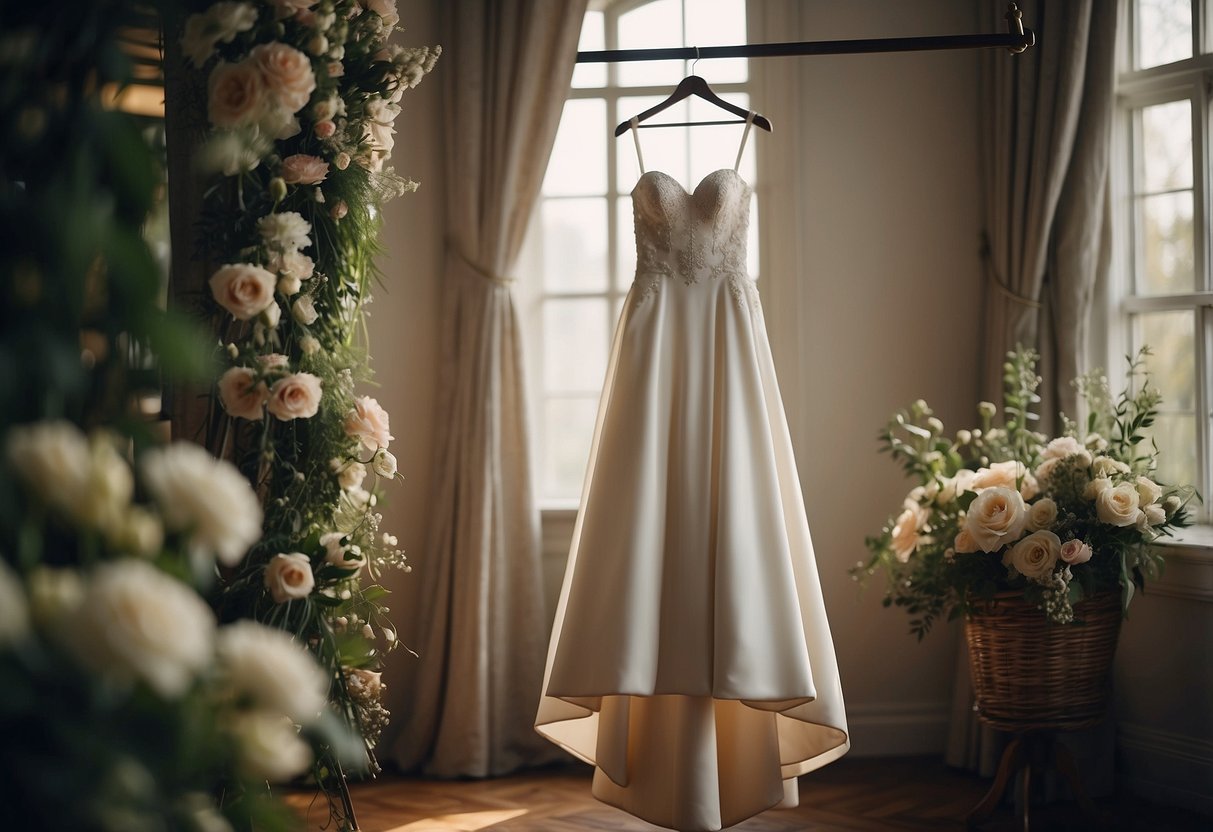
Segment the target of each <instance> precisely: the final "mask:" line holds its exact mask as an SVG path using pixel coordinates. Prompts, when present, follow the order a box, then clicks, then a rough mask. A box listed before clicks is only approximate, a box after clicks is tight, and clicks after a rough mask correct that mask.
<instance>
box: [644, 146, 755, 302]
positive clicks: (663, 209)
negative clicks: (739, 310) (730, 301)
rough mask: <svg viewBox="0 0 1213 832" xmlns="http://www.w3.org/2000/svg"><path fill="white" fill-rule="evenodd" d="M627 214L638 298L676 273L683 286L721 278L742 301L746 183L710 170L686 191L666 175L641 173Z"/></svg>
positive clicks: (730, 174)
mask: <svg viewBox="0 0 1213 832" xmlns="http://www.w3.org/2000/svg"><path fill="white" fill-rule="evenodd" d="M632 212H633V217H634V219H635V227H636V288H637V290H638V291H637V292H636V293H635V295H636V297H637V299H638V300H644V299H645V298H647V297H648V296H649V295H651V294H653V293H654V292H656V291H657V290H658V289H659V288H660V286H661V282H662V279H663V278H671V277H677V278H678V279H679V280H681V281H682V282H683V283H684V284H687V285H691V284H694V283H699V282H701V281H705V280H719V279H726V280H728V281H729V287H730V289H731V290H732V292H733V295H734V297H735V298H736V299H737V301H738V302H739V303H741V304H742V305H744V304H745V302H746V297H747V295H748V294H749V286H748V285H747V284H750V283H751V281H750V280H749V277H748V276H747V275H746V236H747V231H748V229H749V218H750V186H749V185H747V184H746V182H745V180H744V179H742V178H741V176H740V175H738V174H737V172H736V171H734V170H730V169H728V168H725V169H722V170H717V171H713V172H712V173H709V174H708V175H707V176H705V177H704V178H703V179H702V180H701V181H700V182H699V184H698V185H697V186H696V188H695V190H694V191H693V192H692V193H687V192H686V190H685V189H684V188H683V187H682V185H681V183H679V182H678V181H677V180H676V179H674V178H673V177H672V176H670V175H668V174H666V173H662V172H661V171H657V170H650V171H647V172H645V173H644V174H642V175H641V177H640V179H639V181H637V183H636V187H635V188H633V189H632ZM739 281H744V283H742V282H739Z"/></svg>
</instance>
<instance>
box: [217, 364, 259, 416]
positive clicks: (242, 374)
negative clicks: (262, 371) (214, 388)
mask: <svg viewBox="0 0 1213 832" xmlns="http://www.w3.org/2000/svg"><path fill="white" fill-rule="evenodd" d="M267 398H269V391H267V390H266V389H265V384H264V382H262V381H261V380H260V379H258V378H257V374H256V373H255V372H253V370H251V369H249V368H248V367H230V368H228V370H227V371H226V372H224V374H223V375H222V376H220V377H219V401H220V403H222V404H223V409H224V410H226V411H227V413H228V415H229V416H233V417H235V418H238V419H250V420H253V421H258V420H260V419H262V418H264V417H265V400H266V399H267Z"/></svg>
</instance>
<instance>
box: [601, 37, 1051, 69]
mask: <svg viewBox="0 0 1213 832" xmlns="http://www.w3.org/2000/svg"><path fill="white" fill-rule="evenodd" d="M1035 44H1036V35H1035V34H1034V33H1033V32H1032V30H1031V29H1025V30H1024V33H1023V34H1022V35H1021V34H1018V33H1015V34H995V35H937V36H933V37H920V38H873V39H866V40H820V41H805V42H802V43H744V44H738V45H736V46H700V47H694V46H672V47H668V48H662V49H600V50H597V51H593V52H578V53H577V63H579V64H597V63H630V62H632V61H671V60H684V61H685V60H692V59H694V58H699V59H701V60H708V59H710V58H779V57H786V56H794V55H861V54H870V53H874V52H928V51H937V50H945V49H1009V50H1011V51H1013V52H1022V51H1023V50H1025V49H1027V48H1028V47H1031V46H1034V45H1035Z"/></svg>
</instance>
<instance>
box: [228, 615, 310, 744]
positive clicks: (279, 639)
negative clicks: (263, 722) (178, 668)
mask: <svg viewBox="0 0 1213 832" xmlns="http://www.w3.org/2000/svg"><path fill="white" fill-rule="evenodd" d="M215 646H216V654H217V656H218V661H219V668H220V672H221V674H222V678H223V679H224V681H225V682H226V684H227V685H228V687H229V688H230V690H231V691H232V693H233V694H235V696H236V698H237V700H238V701H249V702H251V703H252V704H253V705H254V706H255V707H257V708H263V709H265V710H268V711H273V712H275V713H281V714H286V715H287V716H289V717H290V718H291V719H293V720H294V721H295V722H298V723H302V724H307V723H310V722H313V721H314V720H315V719H316V717H317V715H318V714H319V713H320V711H321V710H323V708H324V706H325V703H326V701H327V699H328V697H327V692H328V679H327V678H326V676H325V674H324V672H323V671H322V670H321V669H320V666H319V665H317V664H316V661H315V659H313V658H312V655H311V654H310V653H309V652H308V651H307V649H306V648H305V647H304V646H303V645H302V644H299V643H297V642H296V641H294V640H293V639H292V638H291V637H290V636H289V635H287V634H286V633H284V632H283V631H282V630H277V629H274V628H272V627H266V626H264V625H262V624H258V623H256V622H254V621H249V620H247V619H246V620H243V621H238V622H236V623H235V624H229V625H228V626H226V627H221V628H220V629H219V632H218V635H217V638H216V645H215Z"/></svg>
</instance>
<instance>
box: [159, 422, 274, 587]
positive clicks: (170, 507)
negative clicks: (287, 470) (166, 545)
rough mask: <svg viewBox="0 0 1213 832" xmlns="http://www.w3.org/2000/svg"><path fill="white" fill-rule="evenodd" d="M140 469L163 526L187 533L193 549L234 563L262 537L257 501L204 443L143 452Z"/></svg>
mask: <svg viewBox="0 0 1213 832" xmlns="http://www.w3.org/2000/svg"><path fill="white" fill-rule="evenodd" d="M140 467H141V471H142V473H143V479H144V482H145V483H146V485H147V489H148V491H149V492H151V495H152V497H153V498H154V499H155V500H156V504H157V505H158V506H159V507H160V511H161V515H162V516H163V519H164V523H165V525H166V526H167V527H168V528H170V529H172V530H174V531H181V532H185V533H186V535H187V540H188V543H189V546H190V549H191V551H192V552H193V553H195V554H202V553H206V554H211V555H214V556H215V557H216V558H217V559H218V560H219V562H220V563H222V564H223V565H225V566H235V565H236V564H237V563H239V562H240V559H241V558H242V557H244V553H245V552H247V551H248V548H249V547H250V546H252V545H253V544H254V543H256V542H257V541H258V540H260V539H261V503H260V502H259V501H258V500H257V495H256V494H255V493H254V492H253V489H252V487H251V486H250V485H249V484H248V481H247V480H246V479H245V478H244V477H243V476H242V475H241V473H240V472H239V471H237V470H236V468H235V467H234V466H233V465H231V464H230V463H228V462H225V461H223V460H221V459H216V458H215V457H213V456H211V455H210V454H209V453H208V452H207V451H206V449H205V448H201V447H199V446H198V445H194V444H192V443H189V442H174V443H173V444H171V445H169V446H167V447H165V448H156V449H153V450H150V451H148V452H146V453H145V454H144V455H143V459H142V461H141V465H140Z"/></svg>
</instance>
